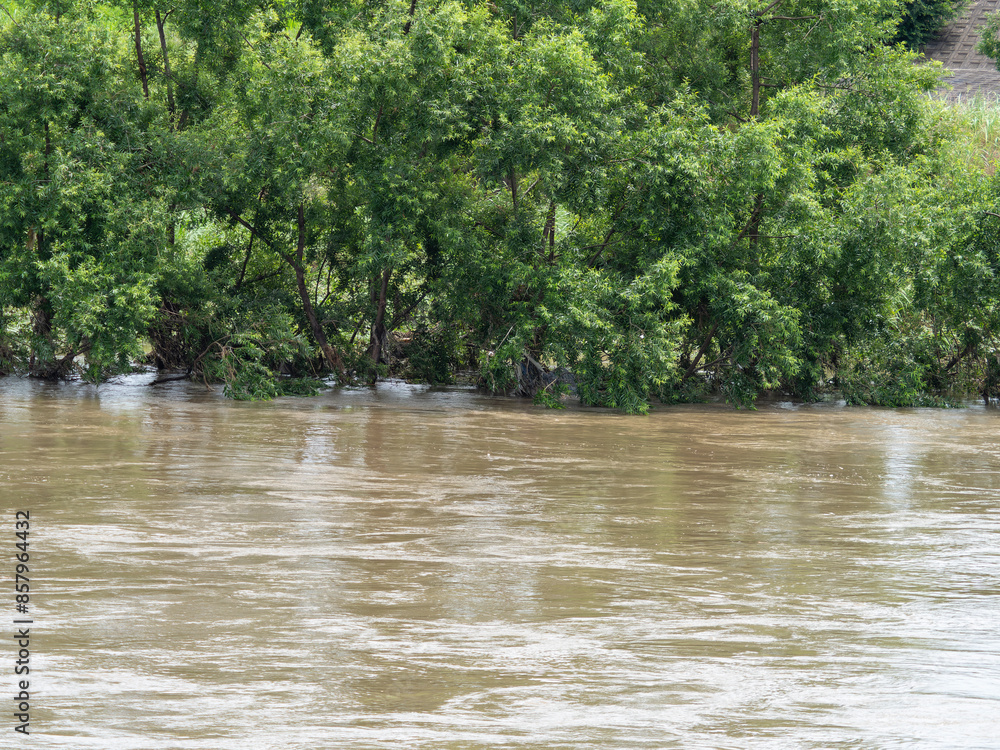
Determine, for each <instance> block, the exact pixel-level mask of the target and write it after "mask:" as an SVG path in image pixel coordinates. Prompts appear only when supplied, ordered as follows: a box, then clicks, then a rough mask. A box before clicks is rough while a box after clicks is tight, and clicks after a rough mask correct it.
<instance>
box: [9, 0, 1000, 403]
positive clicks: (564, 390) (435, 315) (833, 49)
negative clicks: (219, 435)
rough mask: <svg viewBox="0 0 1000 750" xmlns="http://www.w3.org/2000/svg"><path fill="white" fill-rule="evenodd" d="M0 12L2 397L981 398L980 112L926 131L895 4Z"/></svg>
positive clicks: (988, 248) (985, 328) (931, 9)
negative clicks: (399, 391) (837, 393)
mask: <svg viewBox="0 0 1000 750" xmlns="http://www.w3.org/2000/svg"><path fill="white" fill-rule="evenodd" d="M945 5H947V6H948V7H949V8H953V7H954V6H952V5H950V4H947V3H945V4H941V3H924V4H922V5H920V4H918V3H910V4H908V5H907V10H906V14H905V15H904V16H903V17H904V22H903V25H901V26H899V29H903V28H904V26H905V24H906V23H908V22H909V21H907V20H905V19H910V20H913V22H914V23H917V22H918V21H919V23H918V24H917V25H918V26H919V25H920V24H924V23H925V21H924V20H921V19H926V18H930V17H931V16H933V17H935V18H938V17H943V15H942V14H943V13H944V9H945ZM5 7H8V6H5ZM8 9H9V11H10V13H9V14H8V15H0V371H28V372H30V373H31V374H33V375H36V376H40V377H58V376H67V375H69V374H71V373H72V372H73V371H74V370H79V371H81V372H82V373H83V375H84V376H85V377H87V378H90V379H93V380H99V379H100V378H102V377H106V376H107V375H109V374H111V373H113V372H115V371H121V370H122V369H125V368H128V367H129V366H130V363H131V362H132V361H134V360H135V359H137V358H139V357H140V356H141V353H142V351H143V350H144V349H145V348H146V346H147V344H151V345H152V349H153V352H152V360H153V361H154V362H155V363H156V364H157V366H159V367H161V368H165V369H179V370H181V371H183V372H186V373H188V374H189V375H191V376H192V377H200V378H204V379H205V380H206V381H209V382H212V381H214V382H221V383H223V384H224V387H225V390H226V393H227V394H228V395H230V396H231V397H233V398H240V399H265V398H274V397H276V396H280V395H283V394H288V393H308V392H312V391H313V390H314V389H316V388H318V387H319V383H320V382H321V381H319V380H318V379H317V378H320V377H323V376H326V375H329V374H332V375H333V376H334V377H336V379H337V380H339V381H340V382H350V381H352V380H362V381H368V382H373V381H375V380H377V379H378V378H381V377H385V376H387V375H390V374H391V375H396V376H398V375H403V376H405V377H408V378H411V379H418V380H422V381H425V382H433V383H444V382H452V381H453V380H454V378H455V375H456V372H457V371H459V370H462V369H466V368H470V369H471V368H475V367H478V370H479V378H480V380H481V382H482V384H483V385H484V386H485V387H487V388H489V389H492V390H494V391H499V392H507V393H519V394H521V395H524V396H529V397H531V398H533V399H534V400H535V402H536V403H540V404H544V405H547V406H551V407H557V406H560V405H562V403H563V402H564V401H565V400H566V399H567V398H568V397H569V396H570V395H573V396H575V397H576V398H578V399H579V400H580V401H581V402H582V403H584V404H587V405H593V406H602V407H609V408H615V409H619V410H623V411H626V412H629V413H645V412H646V411H648V410H649V409H650V408H651V406H652V405H653V404H655V403H656V402H657V401H659V402H662V403H673V402H678V401H690V400H701V399H705V398H712V397H721V398H724V399H726V400H727V401H729V402H730V403H732V404H734V405H736V406H738V407H752V406H753V404H754V402H755V400H756V399H757V398H758V397H759V396H760V395H761V394H763V393H766V392H781V393H785V394H789V395H792V396H799V397H804V398H815V397H818V396H820V395H821V394H822V392H823V390H824V389H825V388H826V387H827V385H828V383H830V382H833V383H839V384H840V386H841V387H842V389H843V392H844V394H845V395H846V396H847V398H848V399H849V400H851V401H852V402H857V403H878V404H892V405H904V404H929V403H943V402H945V401H949V400H955V399H957V398H959V397H960V394H962V393H967V392H970V391H971V390H980V391H982V392H984V393H987V394H990V393H994V392H995V391H996V390H997V385H996V383H997V382H998V378H1000V376H998V375H997V366H996V365H995V360H996V354H997V351H998V349H997V345H998V337H997V334H998V323H1000V320H998V319H997V313H996V310H998V309H1000V303H998V301H1000V294H998V289H997V286H996V270H997V267H998V264H997V260H996V259H997V254H998V250H997V247H996V246H995V240H994V238H995V237H996V236H997V234H996V231H995V230H996V215H997V214H1000V210H997V209H996V206H995V203H996V195H997V190H996V186H995V184H994V183H992V182H991V181H990V180H989V179H988V177H987V173H991V172H992V161H993V159H994V158H995V154H996V152H997V149H996V144H995V142H994V141H995V140H996V139H995V138H993V137H992V135H990V134H989V133H988V132H986V131H985V130H983V127H984V123H985V122H986V119H987V115H988V114H989V111H990V110H989V107H986V106H983V107H981V108H980V110H977V112H978V114H977V115H976V116H975V122H973V120H974V118H973V115H972V114H971V112H972V110H971V109H969V108H966V109H945V108H942V105H940V104H939V103H934V102H931V101H929V100H928V99H927V98H926V92H927V91H929V90H930V89H932V88H934V86H935V85H936V83H937V81H938V80H939V68H938V67H935V66H931V65H921V66H917V65H914V62H915V61H916V60H917V58H918V56H917V55H916V54H915V53H913V52H910V51H907V50H906V49H905V48H903V47H902V46H898V45H897V46H890V44H888V43H889V42H891V41H892V39H893V38H894V35H895V34H897V33H903V32H901V31H898V30H897V21H898V20H899V18H900V7H899V6H898V5H897V4H896V3H895V2H893V1H892V0H884V1H882V0H880V1H879V2H869V3H857V2H854V0H779V2H777V3H771V2H769V1H765V0H723V1H722V2H719V1H718V0H683V1H681V0H676V1H675V0H668V1H667V2H647V1H646V0H642V1H641V2H639V3H638V4H636V3H633V2H632V0H573V2H549V1H548V0H503V1H502V2H501V1H500V0H498V1H497V2H495V3H490V4H485V5H480V4H476V3H472V2H458V1H456V0H434V1H433V2H428V3H423V2H421V3H410V2H407V1H406V0H380V1H378V2H353V0H352V2H344V3H335V4H330V3H327V4H323V3H312V2H310V3H284V2H272V1H271V0H226V2H222V3H216V4H213V5H212V6H211V7H208V6H206V5H205V4H204V3H201V2H193V1H189V0H180V2H177V3H175V4H174V5H173V6H171V10H170V12H169V14H168V13H166V12H165V9H164V8H159V11H160V12H159V14H157V12H156V11H157V8H155V7H154V6H153V5H150V4H148V3H146V2H139V3H130V2H129V3H126V2H124V0H121V1H119V2H112V3H101V2H88V3H63V4H52V3H17V4H13V5H9V7H8ZM935 14H936V15H935ZM56 16H58V20H57V18H56ZM914 19H915V20H914ZM928 23H929V22H928ZM998 23H1000V22H998ZM137 27H138V38H136V29H137ZM921 28H924V27H923V26H921ZM928 28H929V27H928ZM991 28H993V27H991ZM996 29H1000V26H997V27H996V28H994V31H993V32H991V33H992V34H993V36H989V39H993V38H994V37H995V36H996ZM161 31H162V37H161V33H160V32H161ZM906 33H909V32H906ZM921 33H922V32H921ZM908 39H909V38H908ZM910 44H911V46H912V45H913V44H915V42H913V41H910ZM140 51H141V52H142V54H143V58H142V60H143V63H142V65H140V59H139V54H140ZM168 70H169V73H168Z"/></svg>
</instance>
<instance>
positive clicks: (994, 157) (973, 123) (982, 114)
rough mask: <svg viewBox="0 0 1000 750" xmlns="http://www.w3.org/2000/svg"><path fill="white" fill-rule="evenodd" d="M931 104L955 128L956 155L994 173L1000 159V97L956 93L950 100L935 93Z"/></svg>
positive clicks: (953, 143)
mask: <svg viewBox="0 0 1000 750" xmlns="http://www.w3.org/2000/svg"><path fill="white" fill-rule="evenodd" d="M931 105H932V107H934V109H935V110H936V114H937V115H938V116H939V117H940V118H941V120H942V121H943V122H947V123H948V125H950V126H951V127H952V128H954V134H955V140H954V141H953V142H952V144H951V146H952V148H953V149H954V150H955V151H956V152H957V153H956V156H960V157H963V158H964V159H965V160H966V161H967V162H968V163H969V165H970V166H973V167H978V168H979V169H982V170H983V171H984V172H986V173H987V174H989V175H992V174H993V173H994V171H995V170H996V164H997V162H998V161H1000V96H998V95H997V94H982V93H980V94H972V95H965V96H963V95H961V94H957V95H953V97H952V98H951V100H950V101H945V100H944V99H941V98H939V97H938V96H935V97H933V98H932V99H931Z"/></svg>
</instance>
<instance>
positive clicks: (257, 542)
mask: <svg viewBox="0 0 1000 750" xmlns="http://www.w3.org/2000/svg"><path fill="white" fill-rule="evenodd" d="M141 383H142V376H138V377H136V378H132V379H125V380H124V381H122V382H120V383H117V384H109V385H104V386H101V387H100V388H99V389H95V388H94V387H93V386H89V385H83V384H62V385H51V384H44V383H37V382H30V381H27V380H19V379H13V378H7V379H3V380H0V510H2V511H3V513H2V519H0V520H2V526H0V540H3V539H6V540H7V541H5V542H2V545H4V546H6V547H8V548H9V549H8V550H2V549H0V554H2V555H3V559H7V560H12V559H13V552H14V550H13V546H14V541H15V540H14V537H13V514H14V511H16V510H21V509H25V510H30V513H31V524H32V525H31V548H30V549H31V576H32V589H31V595H32V598H31V607H32V611H31V616H32V617H33V620H34V624H33V625H32V628H33V630H32V634H33V638H32V657H31V658H32V673H31V704H32V709H31V727H32V735H31V736H30V738H23V737H19V736H17V735H15V734H14V733H13V732H12V727H13V724H14V720H13V717H12V716H11V715H10V714H11V711H9V710H6V709H5V710H4V711H3V712H0V715H7V716H8V718H7V719H4V720H0V732H2V733H3V735H5V736H7V737H8V738H9V739H11V741H12V743H13V744H11V745H10V746H11V747H14V746H18V747H20V746H22V745H23V746H24V747H31V748H33V749H34V748H50V747H51V748H73V749H77V748H79V749H81V750H84V749H89V748H99V749H100V750H117V749H119V748H120V749H122V750H146V749H150V750H152V749H154V748H155V749H157V750H159V749H163V750H187V749H189V748H190V749H191V750H194V749H198V750H202V749H204V750H229V749H232V750H252V749H256V748H293V749H296V750H298V749H301V750H306V749H308V750H323V749H324V748H331V749H334V748H336V749H340V748H347V749H359V750H360V749H361V748H365V749H368V748H394V749H395V750H398V749H400V748H418V749H431V748H434V749H449V750H450V749H458V748H567V749H569V748H595V749H596V748H601V749H602V750H603V749H624V748H629V749H632V748H769V749H774V748H904V747H905V748H997V747H1000V411H997V410H994V409H990V408H986V407H983V406H981V405H973V406H970V407H969V408H966V409H957V410H931V409H917V410H898V411H890V410H878V409H861V408H847V407H844V406H842V405H837V404H820V405H794V404H783V403H774V404H766V405H763V406H762V407H761V408H760V409H759V410H758V411H755V412H752V411H734V410H732V409H729V408H727V407H724V406H720V405H704V406H688V407H672V408H664V409H660V410H658V411H656V412H655V413H654V414H652V415H650V416H648V417H628V416H622V415H619V414H615V413H611V412H605V411H597V410H582V409H569V410H566V411H548V410H543V409H539V408H536V407H532V406H530V405H527V404H523V403H520V402H517V401H509V400H501V399H492V398H488V397H485V396H483V395H481V394H479V393H477V392H476V391H473V390H468V389H432V388H426V387H419V386H407V385H401V384H392V383H389V384H383V385H380V386H379V387H378V388H377V389H374V390H369V389H358V390H335V391H331V392H328V393H325V394H322V395H320V396H319V397H316V398H310V399H282V400H278V401H275V402H271V403H250V404H248V403H237V402H232V401H227V400H225V399H223V398H222V397H221V396H220V395H219V394H218V393H216V392H209V391H206V389H205V388H204V387H203V386H197V385H193V384H189V383H174V384H168V385H164V386H158V387H155V388H148V387H145V386H144V385H142V384H141ZM8 552H10V554H7V553H8ZM12 578H13V563H11V562H8V563H5V564H3V567H0V581H5V582H6V583H4V585H3V589H6V590H7V591H8V592H9V593H8V594H7V595H0V607H2V608H3V609H6V610H7V611H8V613H9V616H4V617H3V618H2V619H0V622H3V621H5V620H6V621H8V623H9V622H10V621H11V619H12V618H13V617H15V616H16V614H15V613H14V611H13V591H12V583H11V579H12ZM11 627H12V625H10V624H8V625H7V626H4V629H5V630H7V629H10V628H11ZM5 640H6V641H8V642H11V639H10V638H9V637H6V638H5ZM4 654H7V656H5V655H4ZM0 659H2V660H3V661H2V662H0V675H6V676H5V677H0V694H3V695H6V694H8V693H10V694H11V695H13V691H14V689H15V684H14V675H13V674H12V669H11V664H10V663H11V662H12V661H13V659H14V650H13V648H10V649H8V648H6V647H5V648H3V649H0ZM8 703H9V702H8ZM5 743H6V740H4V741H0V746H5V747H6V746H7V745H6V744H5Z"/></svg>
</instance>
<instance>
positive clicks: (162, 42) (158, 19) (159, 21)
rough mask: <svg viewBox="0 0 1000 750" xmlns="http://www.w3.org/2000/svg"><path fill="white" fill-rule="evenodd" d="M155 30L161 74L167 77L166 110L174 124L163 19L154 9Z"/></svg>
mask: <svg viewBox="0 0 1000 750" xmlns="http://www.w3.org/2000/svg"><path fill="white" fill-rule="evenodd" d="M156 30H157V31H158V32H160V49H161V50H162V51H163V76H164V77H165V78H166V79H167V111H168V112H169V113H170V125H171V127H172V126H173V124H174V86H173V76H172V75H171V74H170V57H169V56H168V55H167V35H166V34H164V33H163V19H162V18H161V17H160V11H158V10H157V11H156Z"/></svg>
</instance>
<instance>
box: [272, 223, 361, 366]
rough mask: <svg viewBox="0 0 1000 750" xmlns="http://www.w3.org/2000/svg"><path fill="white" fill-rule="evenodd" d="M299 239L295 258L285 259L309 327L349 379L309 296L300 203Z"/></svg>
mask: <svg viewBox="0 0 1000 750" xmlns="http://www.w3.org/2000/svg"><path fill="white" fill-rule="evenodd" d="M298 225H299V226H298V229H299V241H298V246H297V247H296V251H295V258H292V257H291V256H289V255H287V254H285V259H286V260H288V261H289V264H290V265H291V266H292V268H293V270H294V271H295V285H296V287H297V288H298V290H299V297H300V298H301V300H302V309H303V311H304V312H305V314H306V319H307V320H308V321H309V328H310V329H311V330H312V334H313V338H315V339H316V343H317V344H319V348H320V351H322V352H323V357H324V358H325V359H326V362H327V364H328V365H330V367H331V368H332V369H333V371H334V372H336V373H337V377H338V378H340V380H341V382H344V381H346V380H347V373H346V372H345V371H344V362H343V360H342V359H341V357H340V354H339V353H338V352H337V350H336V349H334V348H333V347H332V346H330V342H329V341H327V338H326V333H325V332H324V331H323V326H322V325H321V324H320V322H319V318H318V317H316V311H315V310H314V309H313V306H312V300H311V299H310V297H309V287H308V286H307V284H306V271H305V265H304V262H305V261H304V259H305V247H306V214H305V207H304V206H303V205H302V204H301V203H300V204H299V220H298Z"/></svg>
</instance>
